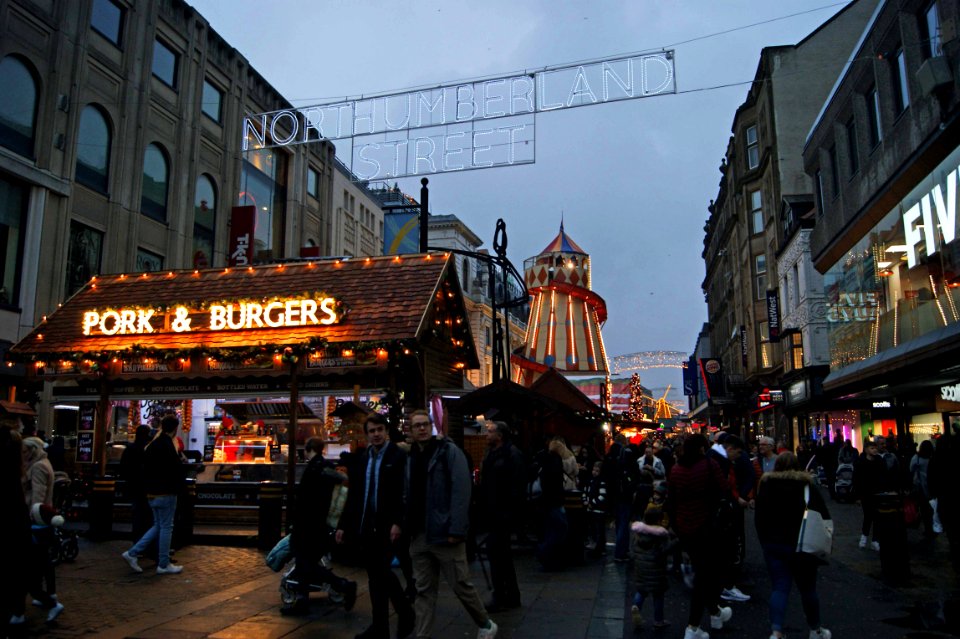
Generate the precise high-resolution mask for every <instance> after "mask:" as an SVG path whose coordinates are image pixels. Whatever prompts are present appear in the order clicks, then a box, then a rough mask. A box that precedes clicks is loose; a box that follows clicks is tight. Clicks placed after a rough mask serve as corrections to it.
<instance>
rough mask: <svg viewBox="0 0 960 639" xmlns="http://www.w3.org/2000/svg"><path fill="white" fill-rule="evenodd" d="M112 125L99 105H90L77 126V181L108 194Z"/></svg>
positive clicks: (81, 115)
mask: <svg viewBox="0 0 960 639" xmlns="http://www.w3.org/2000/svg"><path fill="white" fill-rule="evenodd" d="M110 142H111V136H110V125H109V124H107V118H106V116H105V115H104V113H103V111H101V110H100V107H97V106H94V105H92V104H91V105H87V106H86V107H84V109H83V111H82V112H81V113H80V125H79V126H78V127H77V166H76V169H75V171H74V176H75V179H76V180H77V182H79V183H80V184H83V185H84V186H87V187H89V188H91V189H93V190H94V191H97V192H99V193H104V194H106V193H107V192H108V190H109V184H110Z"/></svg>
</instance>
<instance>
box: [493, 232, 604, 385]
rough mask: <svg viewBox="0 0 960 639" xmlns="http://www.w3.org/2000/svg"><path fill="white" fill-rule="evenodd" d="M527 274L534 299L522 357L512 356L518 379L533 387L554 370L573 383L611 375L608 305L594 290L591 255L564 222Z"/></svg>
mask: <svg viewBox="0 0 960 639" xmlns="http://www.w3.org/2000/svg"><path fill="white" fill-rule="evenodd" d="M523 271H524V279H525V280H526V284H527V289H528V290H529V291H530V296H531V303H530V319H529V321H528V322H527V339H526V344H525V346H524V348H523V354H522V355H520V354H519V353H515V354H514V356H513V358H512V362H513V364H514V366H515V367H516V368H515V379H516V381H517V382H518V383H520V384H523V385H524V386H530V385H532V384H533V383H534V382H535V381H536V380H537V378H538V377H540V375H542V374H543V373H545V372H547V371H548V370H549V369H551V368H555V369H557V371H559V372H560V373H562V374H563V375H564V376H565V377H567V378H568V379H571V378H574V377H581V376H582V377H597V376H603V377H607V376H608V375H609V370H610V369H609V366H608V364H607V353H606V350H605V349H604V346H603V337H602V335H601V334H600V327H601V326H602V325H603V323H604V322H606V321H607V304H606V302H604V301H603V298H602V297H600V296H599V295H597V294H596V293H594V292H593V291H592V290H591V283H590V273H591V271H590V256H589V255H587V253H586V252H585V251H584V250H583V249H581V248H580V247H579V246H577V243H576V242H574V241H573V240H572V239H570V237H569V236H568V235H567V234H566V231H564V229H563V222H560V233H559V234H558V235H557V237H555V238H554V239H553V241H552V242H550V244H548V245H547V247H546V248H545V249H543V251H541V252H540V254H539V255H537V256H536V257H531V258H529V259H527V260H526V261H524V264H523ZM597 399H599V398H597ZM598 403H600V402H599V401H598Z"/></svg>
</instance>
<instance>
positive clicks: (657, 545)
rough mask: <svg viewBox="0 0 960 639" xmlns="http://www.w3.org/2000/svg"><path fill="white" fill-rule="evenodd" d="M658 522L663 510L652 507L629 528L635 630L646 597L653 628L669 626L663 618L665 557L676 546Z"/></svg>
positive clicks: (665, 590)
mask: <svg viewBox="0 0 960 639" xmlns="http://www.w3.org/2000/svg"><path fill="white" fill-rule="evenodd" d="M662 521H663V510H661V509H660V508H659V507H656V506H652V507H649V508H647V510H646V512H644V514H643V521H635V522H633V524H632V525H631V527H630V529H631V530H632V531H633V533H634V537H633V548H632V549H631V555H632V559H633V578H634V585H635V587H636V592H635V593H634V595H633V606H631V608H630V614H631V616H632V618H633V625H634V626H635V627H640V626H641V625H642V623H643V621H642V619H641V617H640V610H641V609H642V608H643V602H644V600H645V599H646V598H647V597H649V596H652V597H653V627H654V628H665V627H666V626H669V625H670V622H668V621H666V620H665V619H664V618H663V599H664V594H665V593H666V592H667V556H668V555H669V554H670V552H671V551H672V550H673V547H674V546H675V545H676V538H675V537H673V535H671V534H670V532H669V531H668V530H667V529H666V528H665V527H663V526H662V525H661V523H662Z"/></svg>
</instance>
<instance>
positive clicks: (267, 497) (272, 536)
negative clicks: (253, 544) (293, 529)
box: [257, 481, 283, 550]
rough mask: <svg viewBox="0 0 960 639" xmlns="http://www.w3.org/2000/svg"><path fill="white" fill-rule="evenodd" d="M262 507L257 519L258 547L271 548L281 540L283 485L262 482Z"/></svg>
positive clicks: (259, 497) (260, 498)
mask: <svg viewBox="0 0 960 639" xmlns="http://www.w3.org/2000/svg"><path fill="white" fill-rule="evenodd" d="M258 500H259V502H260V509H259V513H258V519H257V548H259V549H260V550H270V549H271V548H273V547H274V546H276V545H277V542H278V541H280V534H281V533H280V531H281V529H282V528H283V525H282V521H281V520H282V518H283V486H282V485H281V484H280V483H278V482H273V481H262V482H260V494H259V496H258Z"/></svg>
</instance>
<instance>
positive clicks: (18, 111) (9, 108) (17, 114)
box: [0, 56, 38, 158]
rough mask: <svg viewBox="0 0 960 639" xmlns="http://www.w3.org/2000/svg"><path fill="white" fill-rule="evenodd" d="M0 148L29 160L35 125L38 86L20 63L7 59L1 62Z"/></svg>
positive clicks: (16, 60) (31, 153)
mask: <svg viewBox="0 0 960 639" xmlns="http://www.w3.org/2000/svg"><path fill="white" fill-rule="evenodd" d="M0 87H3V99H2V100H0V146H4V147H6V148H8V149H10V150H11V151H13V152H14V153H17V154H19V155H23V156H26V157H29V158H32V157H33V140H34V136H35V135H36V131H35V126H36V121H37V94H38V91H37V82H36V80H34V77H33V74H32V73H31V72H30V69H29V68H27V66H26V65H25V64H24V63H23V62H22V61H21V60H20V59H19V58H16V57H13V56H7V57H6V58H4V59H3V60H2V61H0Z"/></svg>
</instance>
